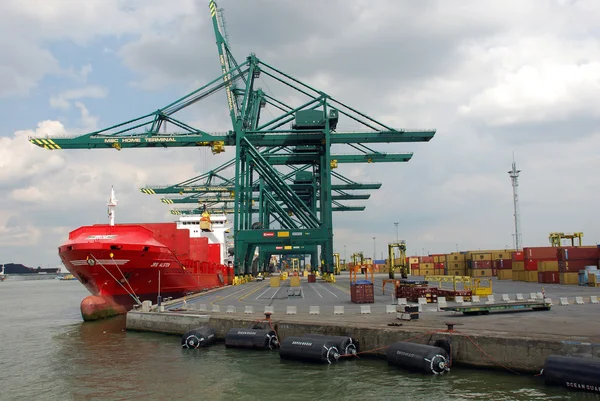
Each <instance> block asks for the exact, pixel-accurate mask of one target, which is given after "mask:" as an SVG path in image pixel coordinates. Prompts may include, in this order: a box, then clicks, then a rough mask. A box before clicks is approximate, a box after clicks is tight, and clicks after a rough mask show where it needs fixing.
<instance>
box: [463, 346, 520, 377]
mask: <svg viewBox="0 0 600 401" xmlns="http://www.w3.org/2000/svg"><path fill="white" fill-rule="evenodd" d="M465 337H467V339H468V340H469V341H471V343H473V345H474V346H475V347H476V348H477V349H478V350H479V351H481V353H482V354H483V355H485V356H487V357H488V358H490V359H491V360H492V361H493V362H494V363H496V364H497V365H498V366H500V367H502V368H504V369H506V370H508V371H509V372H512V373H514V374H516V375H519V376H520V375H521V374H520V373H519V372H516V371H514V370H512V369H511V368H509V367H507V366H505V365H503V364H501V363H500V362H498V361H496V360H495V359H494V357H493V356H491V355H490V354H488V353H487V352H485V351H484V350H483V348H481V347H480V346H479V344H477V343H476V342H475V341H474V340H473V339H472V338H471V337H469V336H465Z"/></svg>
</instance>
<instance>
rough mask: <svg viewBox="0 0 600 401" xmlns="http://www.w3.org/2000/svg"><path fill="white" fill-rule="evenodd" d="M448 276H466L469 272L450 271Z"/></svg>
mask: <svg viewBox="0 0 600 401" xmlns="http://www.w3.org/2000/svg"><path fill="white" fill-rule="evenodd" d="M447 275H448V276H466V275H467V272H466V270H465V269H448V273H447Z"/></svg>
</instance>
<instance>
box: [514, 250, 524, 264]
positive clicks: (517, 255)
mask: <svg viewBox="0 0 600 401" xmlns="http://www.w3.org/2000/svg"><path fill="white" fill-rule="evenodd" d="M512 260H513V262H522V261H524V260H525V254H524V253H523V251H519V252H515V253H513V255H512Z"/></svg>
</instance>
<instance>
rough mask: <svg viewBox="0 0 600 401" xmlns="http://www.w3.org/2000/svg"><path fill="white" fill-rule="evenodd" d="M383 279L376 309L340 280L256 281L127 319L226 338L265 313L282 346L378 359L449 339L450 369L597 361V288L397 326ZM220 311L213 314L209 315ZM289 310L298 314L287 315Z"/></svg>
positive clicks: (559, 288) (555, 291) (555, 290)
mask: <svg viewBox="0 0 600 401" xmlns="http://www.w3.org/2000/svg"><path fill="white" fill-rule="evenodd" d="M384 278H387V275H376V278H375V285H374V287H375V303H374V304H353V303H351V302H350V295H349V292H350V291H349V278H348V276H347V275H342V276H337V282H336V283H326V282H324V281H317V283H307V282H306V280H302V283H301V287H300V288H301V290H302V291H301V295H300V296H288V291H291V290H293V289H296V288H297V287H294V288H290V287H289V280H288V282H287V283H286V282H283V283H282V286H281V287H270V286H269V282H268V281H254V282H251V283H247V284H244V285H241V286H235V287H225V288H223V289H220V290H217V291H212V292H210V293H205V294H199V295H197V296H194V297H191V298H189V297H188V298H186V301H185V305H184V303H183V301H182V300H174V301H172V302H170V303H169V304H168V305H166V309H165V311H164V312H141V311H139V310H136V311H131V312H129V313H128V314H127V329H128V330H136V331H149V332H158V333H165V334H177V335H181V334H183V333H184V332H185V331H187V330H189V329H191V328H194V327H198V326H201V325H204V324H209V325H211V326H212V327H214V328H215V329H216V330H217V335H218V337H220V338H223V337H224V336H225V333H226V332H227V331H228V330H229V329H230V328H233V327H248V326H249V325H251V324H252V322H254V321H257V320H260V319H264V311H265V308H267V310H272V311H273V313H272V315H271V320H272V324H273V326H274V327H275V329H276V331H277V333H278V335H279V337H280V340H281V339H283V338H285V337H287V336H297V335H303V334H308V333H321V334H331V335H350V336H352V337H354V338H356V339H357V340H358V341H359V343H360V345H361V351H370V350H373V351H372V352H369V353H365V354H361V355H382V354H384V353H385V347H386V346H388V345H390V344H391V343H393V342H395V341H402V340H410V341H415V342H421V343H430V344H433V341H435V340H436V339H438V338H448V339H450V341H451V343H452V358H453V363H457V364H463V365H469V366H476V367H486V368H506V369H510V370H515V371H527V372H539V370H540V369H541V368H542V366H543V364H544V361H545V359H546V357H547V356H548V355H551V354H557V355H573V356H575V355H577V356H593V357H598V358H600V321H599V320H598V319H597V316H598V313H599V312H600V304H592V303H590V300H591V297H593V296H598V295H600V294H599V290H598V289H597V288H590V287H579V286H566V285H556V284H555V285H553V284H543V287H544V292H545V294H546V296H547V297H549V298H551V299H552V300H553V305H554V306H553V307H552V309H551V310H550V311H533V312H526V311H522V312H501V313H492V314H490V315H484V316H466V315H463V314H457V313H454V312H440V311H438V308H437V305H436V304H428V305H426V306H424V307H423V308H422V313H420V316H419V319H417V320H412V321H402V320H399V319H398V318H397V317H396V313H395V312H394V309H395V307H391V305H392V304H393V302H395V300H393V299H392V295H391V294H392V293H393V286H392V285H389V284H388V285H386V287H385V294H383V290H382V280H383V279H384ZM541 288H542V284H537V283H525V282H513V281H498V280H495V279H494V280H493V289H494V295H495V297H496V299H497V300H500V299H501V298H502V294H508V295H509V297H510V298H511V299H512V300H514V299H515V298H516V294H523V295H524V298H525V299H527V298H528V296H529V294H530V293H537V292H540V291H541ZM575 297H581V299H580V300H583V302H584V303H583V304H576V303H575ZM559 298H567V300H568V301H569V305H560V304H559V302H558V300H559ZM482 302H483V300H482ZM448 304H449V306H451V305H455V303H453V302H449V303H448ZM184 306H185V307H184ZM316 306H318V307H319V308H318V309H319V310H318V314H316V313H317V310H316V308H315V307H316ZM336 306H337V307H338V308H335V307H336ZM340 306H343V308H344V311H343V314H334V309H338V310H337V312H340V311H339V309H340V308H339V307H340ZM361 306H362V307H364V306H368V307H369V308H368V309H370V311H369V312H370V313H365V312H367V311H365V310H364V309H365V308H362V309H363V310H362V311H361ZM217 307H218V312H217V311H215V312H213V310H216V309H217ZM289 307H291V308H289ZM294 307H295V309H296V311H295V312H296V313H295V314H288V313H289V312H293V309H294ZM311 307H312V308H311ZM311 309H312V310H311ZM311 312H312V313H311ZM390 312H391V313H390ZM446 323H454V324H455V326H454V330H453V331H448V330H447V325H446Z"/></svg>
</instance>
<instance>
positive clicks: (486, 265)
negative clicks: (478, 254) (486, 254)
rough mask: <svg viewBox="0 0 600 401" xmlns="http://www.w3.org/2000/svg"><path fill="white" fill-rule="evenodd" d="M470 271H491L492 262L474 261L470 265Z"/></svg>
mask: <svg viewBox="0 0 600 401" xmlns="http://www.w3.org/2000/svg"><path fill="white" fill-rule="evenodd" d="M471 268H472V269H491V268H492V261H491V260H474V261H473V263H472V264H471Z"/></svg>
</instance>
